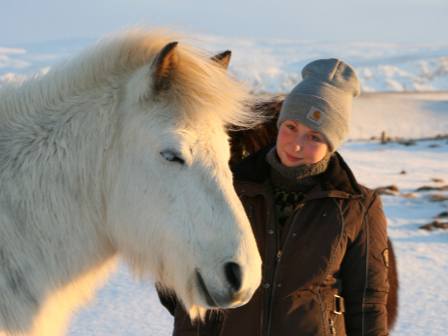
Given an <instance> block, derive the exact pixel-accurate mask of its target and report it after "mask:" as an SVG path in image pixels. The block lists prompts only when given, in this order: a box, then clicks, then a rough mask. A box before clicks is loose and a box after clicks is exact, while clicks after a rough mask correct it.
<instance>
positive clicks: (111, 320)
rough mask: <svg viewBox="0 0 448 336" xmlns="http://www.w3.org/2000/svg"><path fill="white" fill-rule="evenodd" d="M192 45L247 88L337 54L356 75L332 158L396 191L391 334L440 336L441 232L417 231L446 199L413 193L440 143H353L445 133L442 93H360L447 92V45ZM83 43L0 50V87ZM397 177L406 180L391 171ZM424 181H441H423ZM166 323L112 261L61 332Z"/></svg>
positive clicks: (101, 335)
mask: <svg viewBox="0 0 448 336" xmlns="http://www.w3.org/2000/svg"><path fill="white" fill-rule="evenodd" d="M201 38H202V39H203V40H205V41H206V42H207V43H208V44H209V46H210V49H212V50H216V51H221V50H225V49H231V50H232V51H233V56H232V61H231V71H233V72H234V73H235V74H237V75H239V76H240V77H242V78H246V79H248V80H250V81H252V82H253V83H254V85H255V86H256V87H257V88H258V89H259V90H260V91H267V92H279V91H282V90H283V91H285V92H287V91H289V90H290V89H291V88H292V87H293V86H294V85H295V84H296V83H297V82H298V80H300V69H301V68H302V67H303V66H304V65H305V64H306V63H308V62H309V61H311V60H313V59H317V58H326V57H339V58H342V59H344V60H346V61H347V62H349V63H350V64H352V65H353V66H354V67H355V68H356V69H357V71H358V73H359V75H360V79H361V85H362V88H363V92H364V93H363V94H362V95H361V96H360V97H359V98H356V99H355V100H354V103H353V114H352V120H351V131H350V134H349V137H348V138H349V139H351V140H355V141H351V142H350V141H346V142H345V143H344V144H343V146H342V147H341V149H340V152H341V154H342V155H343V157H344V158H345V159H346V160H347V161H348V163H349V165H350V166H351V167H352V169H353V171H354V172H355V175H356V176H357V178H358V180H359V181H360V182H361V183H363V184H365V185H367V186H368V187H371V188H376V187H379V186H386V185H391V184H395V185H396V186H397V187H398V188H399V189H400V192H399V193H398V194H397V195H395V196H382V200H383V203H384V211H385V213H386V216H387V218H388V223H389V236H390V237H391V239H392V241H393V243H394V245H395V249H396V253H397V258H398V267H399V273H400V281H401V289H400V307H401V308H400V315H399V319H398V325H397V327H396V329H395V331H394V332H392V335H397V336H398V335H400V336H401V335H403V336H404V335H406V336H409V335H411V336H412V335H418V336H423V335H437V336H439V335H446V334H447V330H448V319H447V311H448V292H447V291H446V290H444V289H445V286H444V285H445V283H444V282H445V279H446V275H447V274H448V253H447V251H448V230H442V229H436V230H433V231H427V230H423V229H419V226H420V225H423V224H427V223H429V222H431V221H433V219H434V216H436V215H437V214H439V213H441V212H443V211H448V201H444V202H433V201H431V195H432V194H441V195H445V196H448V192H436V191H429V192H415V190H416V189H417V188H419V187H421V186H423V185H430V186H438V185H440V186H442V185H447V184H448V169H447V167H448V143H447V139H443V140H433V141H417V142H416V145H415V146H405V145H402V144H399V143H389V144H386V145H381V144H379V143H378V142H376V141H371V142H364V141H358V140H356V139H360V138H362V139H368V138H370V137H372V136H379V135H380V133H381V132H382V131H386V132H387V134H388V135H389V136H392V137H406V138H421V137H425V136H435V135H437V134H447V133H448V93H447V92H422V93H368V92H369V91H404V90H408V91H410V90H412V91H428V90H429V91H430V90H445V91H446V90H448V61H447V60H448V58H447V57H446V56H447V55H448V44H438V45H413V46H412V45H392V44H379V43H376V44H375V43H361V42H359V43H351V44H350V43H342V44H332V43H324V42H321V43H320V42H315V41H296V40H280V39H276V40H274V39H250V38H241V37H222V36H221V37H218V36H210V35H202V36H201ZM88 42H89V41H87V40H74V41H59V42H49V43H39V44H33V45H31V44H30V45H21V46H0V85H1V81H2V80H3V81H4V80H8V79H9V78H17V77H18V76H20V75H28V74H30V73H32V72H35V71H43V72H45V71H46V68H47V67H49V66H51V65H53V64H54V62H56V61H58V60H60V59H61V58H62V57H65V56H68V55H70V54H72V53H73V52H75V51H78V50H80V49H82V48H83V47H84V46H85V45H86V44H87V43H88ZM403 170H405V171H406V172H407V174H400V172H401V171H403ZM432 178H438V179H442V180H444V181H445V182H444V183H440V182H439V183H436V182H432V181H431V179H432ZM409 194H411V195H409ZM411 196H412V197H411ZM446 221H448V219H446ZM171 325H172V319H171V316H170V315H169V314H168V313H167V312H166V311H165V310H164V309H163V307H161V306H160V304H159V303H158V300H157V297H156V294H155V292H154V289H153V288H152V286H151V285H150V284H147V285H140V284H137V283H136V282H134V281H133V280H132V279H131V277H130V276H129V274H128V272H127V270H126V268H125V266H124V265H122V264H121V265H120V267H119V271H118V272H117V273H116V274H115V275H114V276H113V277H112V278H111V279H110V283H109V284H108V285H107V286H106V287H105V288H104V289H102V290H101V291H100V292H99V293H98V296H97V300H96V303H95V305H93V306H91V307H90V308H88V309H86V310H83V311H81V312H79V313H78V314H77V315H76V316H75V318H74V319H73V320H72V323H71V325H70V330H69V335H70V336H84V335H85V336H88V335H95V336H106V335H110V336H125V335H126V336H128V335H129V336H130V335H152V336H159V335H170V334H171Z"/></svg>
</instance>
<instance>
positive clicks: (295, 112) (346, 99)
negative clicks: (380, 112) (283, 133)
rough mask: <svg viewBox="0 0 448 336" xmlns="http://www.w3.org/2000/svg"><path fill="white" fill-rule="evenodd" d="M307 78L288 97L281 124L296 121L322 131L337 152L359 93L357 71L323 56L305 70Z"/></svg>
mask: <svg viewBox="0 0 448 336" xmlns="http://www.w3.org/2000/svg"><path fill="white" fill-rule="evenodd" d="M302 78H303V80H302V81H301V82H300V83H299V84H297V86H296V87H295V88H294V89H293V90H292V91H291V92H290V93H289V94H288V95H287V96H286V98H285V100H284V102H283V106H282V109H281V111H280V116H279V118H278V122H277V127H279V128H280V124H281V123H282V122H283V121H285V120H292V121H295V122H298V123H300V124H303V125H305V126H307V127H309V128H311V129H312V130H314V131H316V132H319V133H321V134H322V135H323V136H324V137H325V138H326V139H327V141H328V143H329V145H330V150H331V151H332V152H334V151H336V149H337V148H338V147H339V145H340V144H341V143H342V141H343V140H344V139H345V137H346V136H347V134H348V125H349V122H350V110H351V102H352V98H353V97H356V96H357V95H359V92H360V91H359V82H358V77H357V76H356V73H355V70H353V68H352V67H351V66H350V65H348V64H347V63H345V62H343V61H341V60H339V59H336V58H330V59H321V60H317V61H314V62H311V63H309V64H308V65H307V66H305V67H304V68H303V70H302Z"/></svg>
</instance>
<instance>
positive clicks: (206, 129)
mask: <svg viewBox="0 0 448 336" xmlns="http://www.w3.org/2000/svg"><path fill="white" fill-rule="evenodd" d="M225 56H226V55H223V57H221V58H220V59H217V60H210V59H207V58H206V57H199V56H197V55H195V54H194V53H193V52H191V51H190V50H189V49H188V48H182V47H181V46H180V44H178V43H177V42H171V43H167V44H166V45H165V47H163V48H161V49H159V51H158V52H157V54H155V55H154V56H153V57H151V60H150V61H148V62H147V63H146V64H143V65H142V66H140V67H139V68H138V69H136V70H135V71H133V72H132V74H131V75H130V76H129V77H128V78H126V84H125V86H124V87H125V89H124V90H123V92H122V93H121V94H120V96H121V97H122V98H121V99H120V103H119V104H118V105H117V110H118V115H119V117H118V118H119V122H118V123H117V125H118V127H117V130H116V133H117V134H118V135H117V137H116V140H115V142H114V144H113V145H112V146H111V148H110V149H109V150H110V154H109V157H110V160H111V161H113V162H114V164H109V165H108V176H109V179H110V185H111V187H110V188H109V189H108V190H107V195H108V196H107V201H106V208H107V221H108V225H109V226H110V232H111V241H112V243H113V244H114V246H115V248H116V250H117V251H118V252H119V253H120V254H121V255H122V257H123V259H124V260H125V262H126V263H127V265H128V266H129V268H130V270H131V271H132V272H133V273H134V275H135V276H137V277H139V278H140V277H145V276H150V277H153V278H155V280H156V281H158V282H159V283H162V284H163V286H165V287H167V288H171V289H174V290H175V291H176V294H177V295H178V297H179V298H180V299H181V301H182V302H183V304H184V305H185V307H186V309H187V310H189V312H190V315H191V316H192V317H193V318H194V317H196V316H203V314H204V312H205V309H210V308H233V307H238V306H240V305H243V304H245V303H246V302H248V300H249V299H250V298H251V296H252V295H253V293H254V291H255V290H256V289H257V288H258V286H259V284H260V281H261V259H260V256H259V253H258V249H257V245H256V242H255V239H254V237H253V235H252V231H251V227H250V223H249V221H248V219H247V217H246V214H245V211H244V209H243V207H242V205H241V202H240V201H239V199H238V197H237V195H236V193H235V191H234V189H233V180H232V174H231V171H230V169H229V166H228V161H229V158H230V151H229V143H228V136H227V134H226V127H225V125H226V124H227V123H235V122H236V123H238V122H240V123H241V122H243V123H244V122H247V123H250V121H249V119H250V115H251V114H250V112H249V110H248V109H247V112H244V111H245V110H246V105H247V106H248V104H247V99H250V94H249V93H248V91H245V90H246V89H245V88H244V86H243V85H241V84H240V83H238V82H237V81H235V80H234V79H233V78H231V76H230V75H229V74H228V73H227V71H225V67H226V66H225V65H223V63H222V62H221V61H224V62H225V60H226V57H225ZM214 61H218V63H217V64H216V62H214ZM242 115H243V116H244V115H245V118H246V121H244V120H243V119H244V117H243V118H242V119H241V116H242ZM226 118H227V119H226ZM232 118H234V119H232ZM238 118H240V119H239V121H238ZM254 121H255V120H254ZM204 308H205V309H204Z"/></svg>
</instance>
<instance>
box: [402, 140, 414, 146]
mask: <svg viewBox="0 0 448 336" xmlns="http://www.w3.org/2000/svg"><path fill="white" fill-rule="evenodd" d="M398 143H399V144H401V145H405V146H416V145H417V143H416V142H415V141H414V140H407V141H398Z"/></svg>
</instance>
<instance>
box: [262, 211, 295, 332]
mask: <svg viewBox="0 0 448 336" xmlns="http://www.w3.org/2000/svg"><path fill="white" fill-rule="evenodd" d="M302 207H303V204H302V205H301V206H300V208H299V209H298V210H297V213H296V215H295V216H294V220H293V223H296V217H297V216H298V215H299V213H300V210H301V209H302ZM275 224H276V225H277V227H278V222H277V217H276V223H275ZM292 229H293V226H291V227H290V228H289V231H288V235H287V236H286V239H285V244H284V246H286V245H287V244H286V243H287V242H288V240H289V237H290V236H291V232H292V231H293V230H292ZM277 236H278V232H277ZM277 241H278V245H277V248H278V252H277V259H276V265H275V271H274V280H273V282H272V295H271V303H270V305H269V312H268V325H267V333H266V336H269V334H270V332H271V321H272V309H273V307H274V297H275V289H276V288H277V286H276V284H277V273H278V268H279V266H280V261H281V260H282V254H283V252H282V250H281V249H280V242H279V239H278V240H277Z"/></svg>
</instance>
